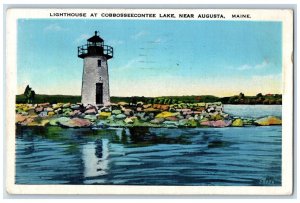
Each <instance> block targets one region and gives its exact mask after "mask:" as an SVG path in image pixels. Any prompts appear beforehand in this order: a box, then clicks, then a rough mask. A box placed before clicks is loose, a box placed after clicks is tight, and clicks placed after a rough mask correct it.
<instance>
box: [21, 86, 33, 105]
mask: <svg viewBox="0 0 300 203" xmlns="http://www.w3.org/2000/svg"><path fill="white" fill-rule="evenodd" d="M24 96H25V98H26V101H27V103H33V100H34V97H35V91H34V90H32V89H31V87H29V85H27V86H26V88H25V91H24Z"/></svg>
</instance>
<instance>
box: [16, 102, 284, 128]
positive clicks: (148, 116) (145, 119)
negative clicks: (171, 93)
mask: <svg viewBox="0 0 300 203" xmlns="http://www.w3.org/2000/svg"><path fill="white" fill-rule="evenodd" d="M15 123H16V125H20V126H48V125H49V126H61V127H66V128H83V127H88V128H109V127H118V128H123V127H135V126H139V127H160V128H193V127H194V128H195V127H199V128H201V127H215V128H223V127H244V126H268V125H281V124H282V121H281V119H280V118H278V117H275V116H271V115H270V116H267V117H264V118H260V119H254V118H239V117H233V116H232V115H229V114H226V113H225V112H224V107H223V105H222V103H221V102H215V103H180V104H172V105H161V104H144V103H143V102H137V103H136V104H129V103H125V102H119V103H117V104H111V105H110V106H108V107H98V106H94V105H83V104H80V103H77V104H71V103H57V104H50V103H42V104H16V118H15Z"/></svg>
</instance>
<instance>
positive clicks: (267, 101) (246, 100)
mask: <svg viewBox="0 0 300 203" xmlns="http://www.w3.org/2000/svg"><path fill="white" fill-rule="evenodd" d="M110 98H111V102H112V103H118V102H127V103H137V102H143V103H146V104H168V105H170V104H178V103H199V102H204V103H209V102H222V104H231V105H282V95H281V94H266V95H262V94H260V93H258V94H257V95H256V96H246V95H244V94H243V93H240V94H239V95H234V96H229V97H217V96H213V95H190V96H159V97H144V96H132V97H119V96H111V97H110ZM47 102H49V103H51V104H55V103H60V102H61V103H68V102H70V103H80V102H81V96H78V95H45V94H36V95H35V99H34V101H33V103H36V104H38V103H47ZM16 103H17V104H20V103H27V101H26V98H25V96H24V95H23V94H21V95H16Z"/></svg>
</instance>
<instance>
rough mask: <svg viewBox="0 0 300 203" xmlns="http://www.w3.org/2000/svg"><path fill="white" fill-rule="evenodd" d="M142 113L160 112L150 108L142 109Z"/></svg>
mask: <svg viewBox="0 0 300 203" xmlns="http://www.w3.org/2000/svg"><path fill="white" fill-rule="evenodd" d="M144 112H160V110H159V109H155V108H151V107H150V108H147V109H144Z"/></svg>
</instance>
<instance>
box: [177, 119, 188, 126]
mask: <svg viewBox="0 0 300 203" xmlns="http://www.w3.org/2000/svg"><path fill="white" fill-rule="evenodd" d="M187 123H188V119H181V120H179V121H178V126H180V127H186V126H187Z"/></svg>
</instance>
